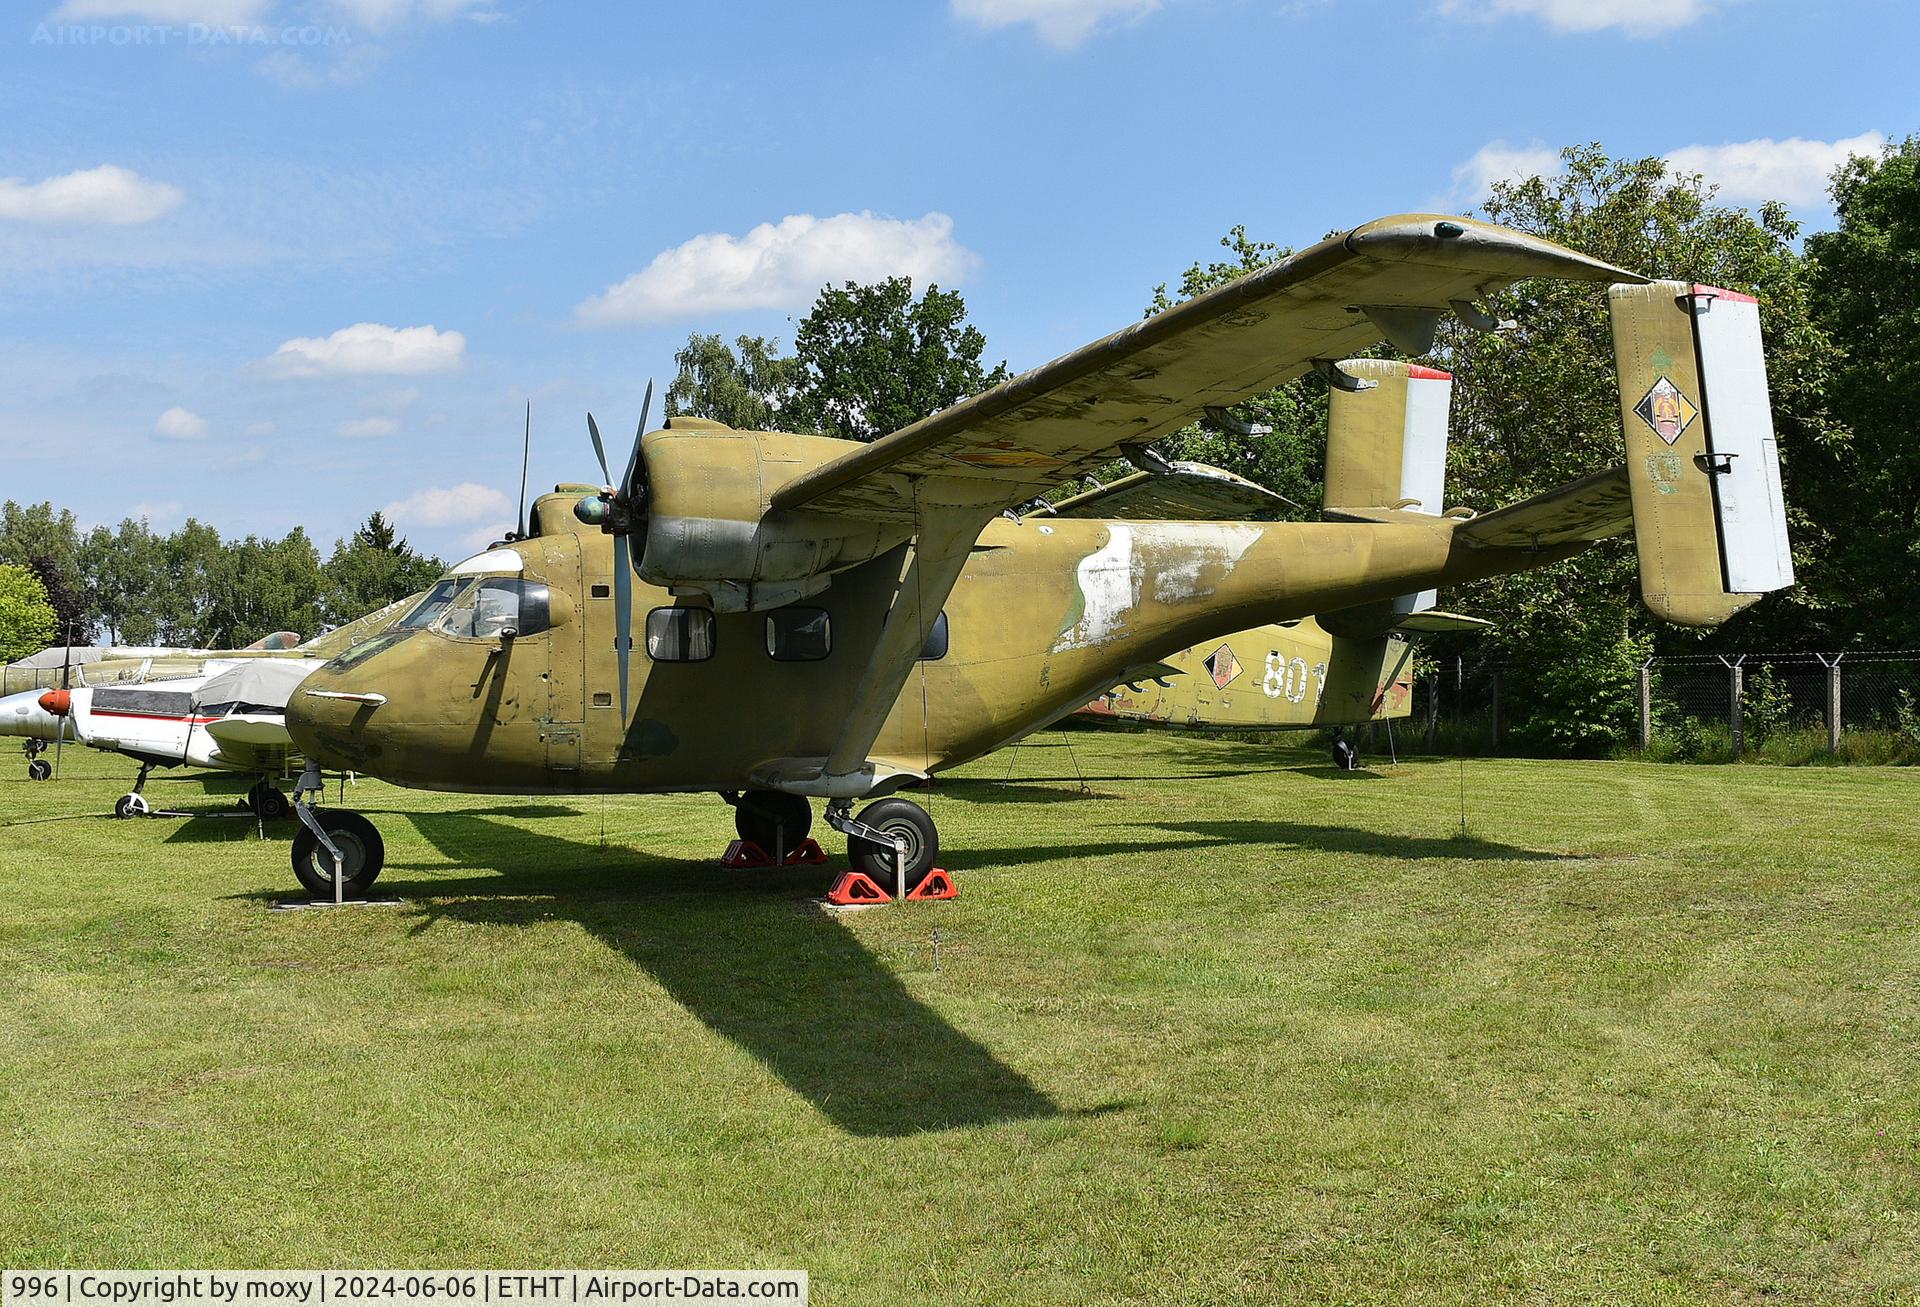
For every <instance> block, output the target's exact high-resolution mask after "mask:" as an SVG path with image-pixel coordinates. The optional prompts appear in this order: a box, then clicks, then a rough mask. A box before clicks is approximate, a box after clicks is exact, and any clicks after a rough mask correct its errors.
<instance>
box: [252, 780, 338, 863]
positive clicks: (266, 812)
mask: <svg viewBox="0 0 1920 1307" xmlns="http://www.w3.org/2000/svg"><path fill="white" fill-rule="evenodd" d="M247 808H248V809H249V810H250V811H251V812H252V813H253V815H254V816H256V817H258V818H259V819H260V820H261V821H279V820H280V819H281V818H283V817H285V816H286V815H287V814H288V813H290V812H292V811H293V809H292V808H291V807H290V806H289V805H288V803H287V796H286V795H285V794H283V793H281V791H280V790H278V789H277V788H275V787H274V786H272V785H269V784H267V783H266V782H265V781H261V782H260V783H259V784H258V785H256V786H254V787H253V788H252V789H250V790H248V791H247ZM329 883H331V882H329Z"/></svg>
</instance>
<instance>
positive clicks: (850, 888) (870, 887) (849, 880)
mask: <svg viewBox="0 0 1920 1307" xmlns="http://www.w3.org/2000/svg"><path fill="white" fill-rule="evenodd" d="M827 902H829V903H831V904H833V905H834V906H835V907H839V908H845V907H852V906H853V905H855V904H858V903H891V902H893V895H891V894H889V893H887V892H886V891H885V890H883V889H881V888H880V887H879V886H878V885H876V884H874V882H873V877H871V876H869V875H867V874H866V873H865V872H863V871H843V872H841V873H840V874H839V875H838V876H837V877H835V878H834V882H833V888H832V889H829V890H828V891H827Z"/></svg>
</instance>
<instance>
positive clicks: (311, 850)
mask: <svg viewBox="0 0 1920 1307" xmlns="http://www.w3.org/2000/svg"><path fill="white" fill-rule="evenodd" d="M314 816H315V817H316V818H318V819H319V822H320V826H321V828H322V829H323V830H325V831H326V832H327V838H329V839H331V840H332V841H333V842H334V844H335V845H336V846H338V848H339V850H340V858H341V861H342V862H343V863H344V864H345V865H344V867H343V871H344V872H345V874H346V884H345V885H344V886H343V887H342V890H343V893H342V897H344V898H349V899H359V898H365V897H366V895H367V891H368V890H370V889H372V888H373V882H374V881H375V880H376V879H377V878H378V877H379V875H380V869H381V868H382V867H383V866H385V865H386V861H387V846H386V843H385V841H383V840H382V839H381V838H380V832H379V831H377V830H375V829H374V827H373V823H372V822H370V821H368V820H367V819H366V818H365V817H362V816H361V815H360V814H359V813H357V812H321V813H315V814H314ZM293 874H294V875H295V876H296V877H298V878H299V881H300V884H301V886H302V887H303V888H304V889H305V890H306V891H307V893H309V894H311V895H313V897H315V898H316V899H331V898H332V897H333V855H332V854H331V853H328V852H327V849H326V846H325V845H323V844H322V843H320V841H319V839H317V838H316V837H315V836H314V833H313V832H312V831H310V830H308V829H307V824H306V823H305V822H301V823H300V829H299V831H298V832H297V833H296V834H295V835H294V837H293Z"/></svg>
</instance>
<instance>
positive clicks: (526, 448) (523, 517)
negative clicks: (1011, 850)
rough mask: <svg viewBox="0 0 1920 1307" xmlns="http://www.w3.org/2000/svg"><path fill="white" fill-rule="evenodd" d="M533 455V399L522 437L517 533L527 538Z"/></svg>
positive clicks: (528, 406)
mask: <svg viewBox="0 0 1920 1307" xmlns="http://www.w3.org/2000/svg"><path fill="white" fill-rule="evenodd" d="M532 455H533V401H532V400H528V401H527V429H526V432H525V434H523V435H522V436H521V437H520V519H519V526H518V529H517V534H518V535H519V537H520V539H522V540H525V539H526V538H527V460H528V459H529V458H530V457H532Z"/></svg>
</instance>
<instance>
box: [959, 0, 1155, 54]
mask: <svg viewBox="0 0 1920 1307" xmlns="http://www.w3.org/2000/svg"><path fill="white" fill-rule="evenodd" d="M952 3H953V14H954V17H956V18H964V19H966V20H967V21H968V22H970V23H973V24H975V25H977V26H980V27H987V28H999V27H1011V26H1013V25H1014V24H1016V23H1031V24H1032V25H1033V30H1034V34H1035V35H1037V36H1038V37H1039V38H1040V39H1041V40H1042V41H1045V42H1046V43H1047V44H1048V45H1051V46H1055V47H1057V48H1059V49H1063V50H1064V49H1068V48H1070V47H1072V46H1076V45H1079V44H1080V42H1082V41H1084V40H1086V39H1087V37H1088V36H1090V35H1092V34H1093V32H1094V30H1095V29H1096V28H1100V27H1105V26H1110V25H1114V24H1124V23H1137V22H1139V21H1140V20H1141V19H1142V18H1145V17H1146V16H1147V15H1148V14H1150V13H1152V12H1153V11H1154V10H1156V9H1158V8H1159V7H1160V0H952Z"/></svg>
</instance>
